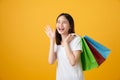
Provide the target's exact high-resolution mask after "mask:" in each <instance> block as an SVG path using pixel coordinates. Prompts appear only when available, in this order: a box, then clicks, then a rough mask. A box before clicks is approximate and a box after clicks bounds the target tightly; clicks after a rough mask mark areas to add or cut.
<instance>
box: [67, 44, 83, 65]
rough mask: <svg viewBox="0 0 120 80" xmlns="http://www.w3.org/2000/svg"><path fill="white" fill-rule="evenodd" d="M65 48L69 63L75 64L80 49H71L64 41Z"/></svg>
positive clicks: (77, 60)
mask: <svg viewBox="0 0 120 80" xmlns="http://www.w3.org/2000/svg"><path fill="white" fill-rule="evenodd" d="M65 50H66V54H67V57H68V59H69V62H70V64H71V65H72V66H75V65H76V64H77V63H78V62H79V59H80V58H79V57H80V53H81V50H75V51H72V50H71V48H70V46H69V44H68V43H65Z"/></svg>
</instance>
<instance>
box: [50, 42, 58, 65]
mask: <svg viewBox="0 0 120 80" xmlns="http://www.w3.org/2000/svg"><path fill="white" fill-rule="evenodd" d="M54 51H55V50H54V40H50V50H49V57H48V62H49V64H53V63H54V62H55V60H56V58H57V55H56V52H54Z"/></svg>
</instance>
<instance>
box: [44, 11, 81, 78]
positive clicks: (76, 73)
mask: <svg viewBox="0 0 120 80" xmlns="http://www.w3.org/2000/svg"><path fill="white" fill-rule="evenodd" d="M46 34H47V36H48V37H49V38H50V50H49V57H48V62H49V63H50V64H53V63H54V62H55V61H56V59H57V60H58V66H57V72H56V73H57V74H56V80H83V72H82V65H81V62H80V61H79V59H80V53H81V51H82V45H81V38H80V36H78V35H76V34H75V31H74V20H73V18H72V16H71V15H70V14H68V13H62V14H60V15H59V16H58V17H57V20H56V31H55V32H54V31H53V30H52V29H51V27H50V26H48V27H47V28H46ZM74 35H76V36H74ZM54 40H56V44H54Z"/></svg>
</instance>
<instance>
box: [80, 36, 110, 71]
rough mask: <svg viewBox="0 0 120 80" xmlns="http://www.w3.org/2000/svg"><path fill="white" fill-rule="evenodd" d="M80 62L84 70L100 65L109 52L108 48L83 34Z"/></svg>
mask: <svg viewBox="0 0 120 80" xmlns="http://www.w3.org/2000/svg"><path fill="white" fill-rule="evenodd" d="M81 40H82V48H83V52H82V54H81V63H82V68H83V70H84V71H86V70H91V69H93V68H96V67H98V66H100V65H101V64H102V63H103V62H104V61H105V59H106V58H107V57H108V55H109V53H110V49H108V48H107V47H105V46H103V45H102V44H100V43H98V42H97V41H95V40H93V39H92V38H90V37H88V36H83V37H82V38H81Z"/></svg>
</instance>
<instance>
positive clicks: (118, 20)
mask: <svg viewBox="0 0 120 80" xmlns="http://www.w3.org/2000/svg"><path fill="white" fill-rule="evenodd" d="M62 12H67V13H69V14H71V15H72V16H73V18H74V21H75V30H76V33H78V34H80V35H81V36H83V35H88V36H90V37H91V38H93V39H95V40H97V41H98V42H100V43H102V44H104V45H105V46H106V47H108V48H110V49H111V53H110V55H109V57H108V58H107V60H106V61H105V62H104V63H103V64H102V65H101V66H100V67H99V68H96V69H93V70H91V71H86V72H84V76H85V80H120V29H119V27H120V0H0V80H55V74H56V63H55V64H54V65H49V64H48V62H47V58H48V50H49V39H48V38H47V36H46V35H45V33H44V27H45V26H46V25H47V24H50V25H51V26H52V27H53V28H55V20H56V17H57V16H58V15H59V14H60V13H62Z"/></svg>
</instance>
